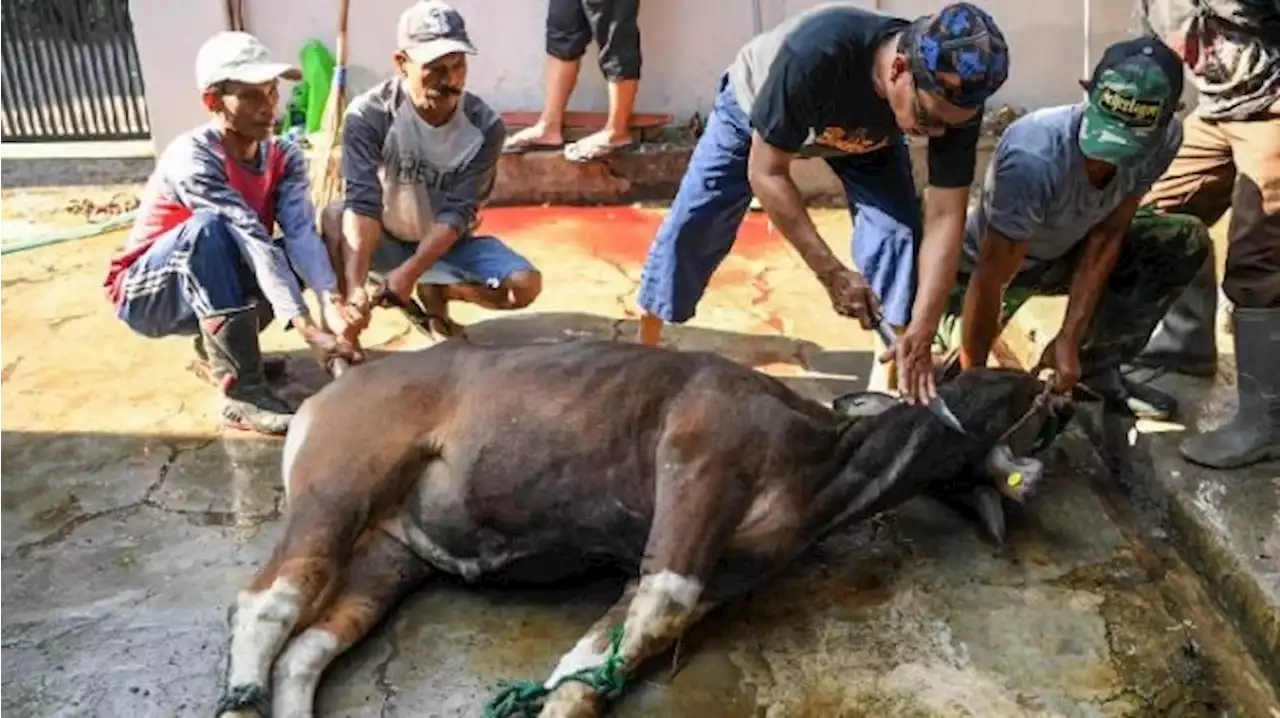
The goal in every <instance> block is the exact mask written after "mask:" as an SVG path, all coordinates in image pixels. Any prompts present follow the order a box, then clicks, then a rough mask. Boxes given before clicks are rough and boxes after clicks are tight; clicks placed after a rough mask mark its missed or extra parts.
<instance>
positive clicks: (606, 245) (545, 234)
mask: <svg viewBox="0 0 1280 718" xmlns="http://www.w3.org/2000/svg"><path fill="white" fill-rule="evenodd" d="M482 219H483V222H482V224H481V226H480V230H479V231H480V233H482V234H492V235H494V236H497V237H499V238H508V237H512V236H517V235H525V236H526V237H527V236H528V235H536V236H537V238H538V240H539V241H547V242H562V243H564V244H567V245H575V246H577V247H579V248H580V249H581V250H582V251H583V252H585V253H587V254H593V255H595V256H597V257H600V258H601V259H604V260H607V261H611V262H616V263H618V264H622V265H628V266H640V265H642V264H643V263H644V260H645V257H646V256H647V255H648V253H649V246H650V245H651V244H652V243H653V238H654V237H655V236H657V234H658V230H659V229H660V228H661V226H662V219H663V214H662V213H660V212H658V211H656V210H647V209H640V208H636V207H494V208H491V209H488V210H485V212H484V215H483V217H482ZM785 243H786V240H785V239H784V238H783V237H782V235H781V234H780V233H778V232H776V231H775V232H770V231H769V221H768V218H767V217H766V216H765V215H763V214H759V213H748V214H747V216H746V217H745V218H744V219H743V222H742V226H741V227H740V229H739V230H738V237H737V239H736V240H735V242H734V245H733V249H732V254H734V255H737V256H739V257H743V258H745V259H759V258H762V257H765V256H768V255H770V254H773V253H775V252H778V251H782V250H784V249H785V246H784V245H785Z"/></svg>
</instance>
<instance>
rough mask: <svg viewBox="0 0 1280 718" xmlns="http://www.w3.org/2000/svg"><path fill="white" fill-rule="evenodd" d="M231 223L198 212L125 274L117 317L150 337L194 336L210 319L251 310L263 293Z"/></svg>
mask: <svg viewBox="0 0 1280 718" xmlns="http://www.w3.org/2000/svg"><path fill="white" fill-rule="evenodd" d="M227 221H228V220H227V219H226V218H224V217H221V216H219V215H217V214H214V213H212V212H196V213H195V214H194V215H193V216H192V217H191V218H190V219H188V220H187V221H185V222H183V223H182V224H180V225H178V226H177V227H174V228H173V229H171V230H169V231H168V232H166V233H165V234H163V235H161V236H160V237H158V238H156V240H155V242H154V243H153V244H152V245H151V247H150V248H148V249H147V251H146V253H144V254H143V255H142V256H141V257H139V258H138V260H137V261H135V262H134V263H133V265H132V266H130V267H129V269H128V270H127V271H126V272H125V275H124V279H123V280H122V282H123V284H122V286H121V294H122V298H121V302H120V307H119V309H118V310H117V313H116V316H117V317H118V318H120V319H121V320H123V321H124V323H125V324H127V325H128V326H129V328H130V329H132V330H134V331H135V332H137V333H139V334H141V335H143V336H147V337H163V336H170V335H175V334H176V335H194V334H198V333H199V332H200V324H199V321H200V320H201V319H203V318H206V317H212V316H217V315H219V314H225V313H227V312H231V311H236V310H239V309H246V308H248V307H249V306H250V304H251V302H252V300H253V299H255V298H260V296H261V291H260V290H259V289H258V282H257V280H256V279H254V277H253V272H252V271H251V270H250V268H249V265H248V264H247V263H246V262H245V260H244V258H243V257H242V256H241V254H240V247H239V246H237V245H236V241H235V239H234V238H233V237H232V236H231V232H230V230H229V229H228V228H227Z"/></svg>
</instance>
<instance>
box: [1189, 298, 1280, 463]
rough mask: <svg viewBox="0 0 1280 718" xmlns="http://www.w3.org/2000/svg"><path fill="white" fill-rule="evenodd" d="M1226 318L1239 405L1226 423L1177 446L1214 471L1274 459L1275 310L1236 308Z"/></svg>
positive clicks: (1279, 334) (1279, 381) (1278, 373)
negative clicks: (1229, 320) (1232, 341)
mask: <svg viewBox="0 0 1280 718" xmlns="http://www.w3.org/2000/svg"><path fill="white" fill-rule="evenodd" d="M1232 319H1233V322H1234V324H1235V337H1234V339H1235V344H1236V375H1237V379H1236V391H1237V392H1238V394H1239V396H1240V406H1239V408H1238V409H1237V410H1236V415H1235V416H1234V417H1232V419H1231V421H1229V422H1227V423H1226V424H1224V425H1223V426H1221V427H1219V428H1217V429H1214V430H1213V431H1209V432H1205V433H1203V434H1198V435H1196V436H1192V437H1190V438H1188V439H1186V440H1184V441H1183V442H1182V444H1181V446H1179V447H1178V448H1179V449H1180V450H1181V451H1182V455H1183V456H1184V457H1186V458H1187V460H1188V461H1193V462H1195V463H1197V464H1202V465H1204V466H1209V467H1212V468H1215V469H1235V468H1239V467H1242V466H1249V465H1250V464H1256V463H1259V462H1261V461H1266V460H1268V459H1280V361H1277V360H1276V356H1275V354H1276V350H1277V349H1280V309H1245V308H1242V307H1236V310H1235V313H1234V316H1233V317H1232Z"/></svg>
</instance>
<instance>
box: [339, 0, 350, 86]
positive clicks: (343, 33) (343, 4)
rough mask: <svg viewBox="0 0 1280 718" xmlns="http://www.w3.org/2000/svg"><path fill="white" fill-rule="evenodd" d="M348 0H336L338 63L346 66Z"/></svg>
mask: <svg viewBox="0 0 1280 718" xmlns="http://www.w3.org/2000/svg"><path fill="white" fill-rule="evenodd" d="M350 4H351V3H350V0H338V47H337V50H338V64H339V65H341V66H342V69H343V72H346V68H347V7H348V6H349V5H350Z"/></svg>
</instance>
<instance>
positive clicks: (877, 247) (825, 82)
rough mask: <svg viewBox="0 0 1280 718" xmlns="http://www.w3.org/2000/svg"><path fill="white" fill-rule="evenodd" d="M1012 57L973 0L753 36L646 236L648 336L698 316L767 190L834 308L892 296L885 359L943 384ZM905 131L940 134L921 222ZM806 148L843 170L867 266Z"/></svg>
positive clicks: (840, 15) (917, 384) (820, 11)
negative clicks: (940, 354)
mask: <svg viewBox="0 0 1280 718" xmlns="http://www.w3.org/2000/svg"><path fill="white" fill-rule="evenodd" d="M1008 65H1009V59H1008V51H1007V48H1006V44H1005V41H1004V38H1003V36H1002V35H1001V33H1000V30H999V28H998V27H996V24H995V21H994V20H992V18H991V17H990V16H989V15H988V14H987V13H985V12H983V11H982V10H980V9H978V8H977V7H974V6H973V5H970V4H968V3H957V4H953V5H948V6H947V7H945V8H943V9H942V10H941V11H939V12H938V13H937V14H935V15H932V16H927V17H921V18H919V19H917V20H916V21H914V22H908V21H906V20H903V19H899V18H895V17H890V16H886V15H882V14H879V13H876V12H872V11H868V10H863V9H861V8H858V7H857V6H854V5H845V4H833V5H824V6H820V7H817V8H814V9H812V10H809V11H807V12H805V13H802V14H800V15H797V16H795V17H792V18H789V19H788V20H786V21H785V22H783V23H782V24H780V25H779V26H778V27H776V28H774V29H773V30H771V31H769V32H767V33H764V34H762V35H759V36H757V37H756V38H755V39H753V40H752V41H751V42H749V43H747V45H746V46H745V47H743V48H742V50H741V51H739V53H738V56H737V58H736V59H735V60H734V62H733V64H732V65H731V66H730V67H729V69H728V71H727V72H726V73H725V74H724V75H723V76H722V77H721V80H720V87H719V93H718V96H717V97H716V100H715V104H714V107H713V109H712V113H711V116H710V117H709V118H708V121H707V127H706V129H705V131H704V132H703V135H702V137H701V138H700V139H699V141H698V146H697V148H696V149H695V150H694V152H693V156H692V158H691V159H690V163H689V167H688V169H687V170H686V172H685V175H684V179H683V180H682V181H681V184H680V189H679V191H678V193H677V195H676V198H675V201H674V203H673V204H672V206H671V210H670V212H669V213H668V214H667V217H666V220H665V221H664V223H663V225H662V228H661V229H660V230H659V232H658V235H657V237H656V238H655V239H654V243H653V246H652V247H651V248H650V250H649V257H648V260H647V262H646V263H645V267H644V273H643V276H642V280H641V286H640V292H639V297H638V302H639V304H640V307H641V308H642V309H643V310H644V312H645V315H644V316H643V317H642V320H641V329H640V340H641V341H642V342H644V343H647V344H656V343H657V341H658V338H659V335H660V333H661V328H662V323H663V322H685V321H688V320H689V319H690V318H692V317H693V314H694V310H695V308H696V305H697V303H698V301H699V300H700V299H701V296H702V293H703V292H704V291H705V289H706V286H707V282H708V281H709V280H710V278H711V274H712V273H713V272H714V271H715V269H716V267H717V266H719V264H720V262H721V261H722V260H723V259H724V257H725V255H726V254H728V252H729V250H730V248H731V247H732V245H733V241H734V238H735V236H736V235H737V232H738V227H739V225H740V224H741V222H742V218H743V216H744V215H745V214H746V211H747V207H748V205H749V203H750V201H751V195H752V194H753V193H754V194H755V195H756V196H757V197H758V198H759V199H760V203H761V204H762V205H763V206H764V209H765V211H766V212H768V214H769V217H770V219H772V220H773V223H774V224H775V225H776V226H777V227H778V229H779V230H780V231H781V232H782V234H783V235H785V236H786V237H787V239H788V240H789V241H790V242H791V243H792V245H794V246H795V248H796V250H797V251H798V252H799V253H800V255H801V257H803V258H804V260H805V262H806V263H807V264H808V265H809V267H810V268H811V269H812V270H813V272H814V273H815V274H816V275H817V277H818V279H819V281H821V282H822V284H823V286H824V287H825V288H826V290H827V293H828V295H829V296H830V298H831V303H832V306H833V307H834V309H835V310H836V312H838V313H840V314H842V315H844V316H850V317H857V318H858V319H860V320H861V322H862V325H863V327H864V328H870V320H871V317H872V312H875V311H876V307H877V306H879V307H883V317H884V321H885V322H887V323H888V324H889V325H890V326H892V327H894V329H895V331H897V332H898V333H899V337H898V342H897V349H896V353H895V354H890V353H885V354H884V355H883V356H882V357H881V361H882V362H885V361H888V360H889V359H890V358H891V357H893V358H896V362H895V364H896V367H897V370H898V372H899V373H900V379H901V381H900V382H899V385H900V388H901V389H902V391H903V393H904V395H905V396H906V397H907V399H908V401H915V400H921V401H925V400H929V399H931V398H932V397H933V396H934V392H935V388H934V384H933V382H934V378H933V364H932V354H931V345H932V340H933V335H934V331H935V330H936V328H937V325H938V321H939V319H940V317H941V315H942V311H943V307H944V304H945V301H946V298H947V293H948V292H949V291H950V289H951V284H952V282H954V281H955V272H956V264H957V261H958V258H959V253H960V247H961V243H962V241H963V236H964V221H965V210H966V206H967V202H968V194H969V191H968V188H969V185H970V183H971V182H972V180H973V174H974V158H975V155H976V151H977V140H978V131H979V126H980V123H981V119H982V106H983V103H984V102H985V101H986V99H987V98H988V97H990V96H991V95H992V94H993V93H994V92H995V91H996V90H997V89H999V88H1000V86H1001V85H1002V84H1003V83H1004V81H1005V78H1006V77H1007V76H1008ZM904 133H905V134H912V135H922V136H928V137H929V161H928V164H929V185H930V186H931V187H932V191H931V192H930V194H929V203H928V216H927V217H925V218H924V220H923V222H922V221H921V211H920V203H919V199H918V198H917V196H916V192H915V183H914V182H913V180H912V175H911V163H910V160H909V157H908V154H907V145H906V139H905V136H904ZM797 155H801V156H808V155H820V156H824V157H825V158H826V161H827V163H828V164H829V165H830V167H831V168H832V170H834V171H835V173H836V175H837V176H838V177H839V178H840V181H841V183H842V184H843V185H844V188H845V193H846V195H847V197H848V199H849V205H850V209H851V210H853V211H855V212H856V217H855V223H854V231H853V242H852V245H853V246H852V254H853V261H854V264H855V265H856V266H857V268H858V269H859V270H860V272H861V274H859V272H855V271H852V270H850V269H848V268H847V267H845V266H844V265H843V264H842V263H841V262H840V260H839V259H837V258H836V257H835V255H834V254H832V252H831V250H830V249H829V248H828V247H827V245H826V243H825V242H824V241H823V240H822V238H821V237H820V236H819V235H818V232H817V230H816V229H815V228H814V225H813V222H812V220H811V219H810V218H809V215H808V212H807V211H806V210H805V206H804V200H803V199H802V197H801V195H800V191H799V190H798V189H797V188H796V185H795V183H794V182H793V181H792V179H791V175H790V162H791V160H792V158H794V157H796V156H797ZM922 224H923V227H922V226H921V225H922ZM918 237H919V238H920V241H919V243H918V246H917V238H918ZM917 267H918V268H919V269H918V270H917ZM863 276H865V277H867V279H865V280H864V279H863ZM917 283H918V284H919V288H920V291H919V292H917V291H916V286H917Z"/></svg>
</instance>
